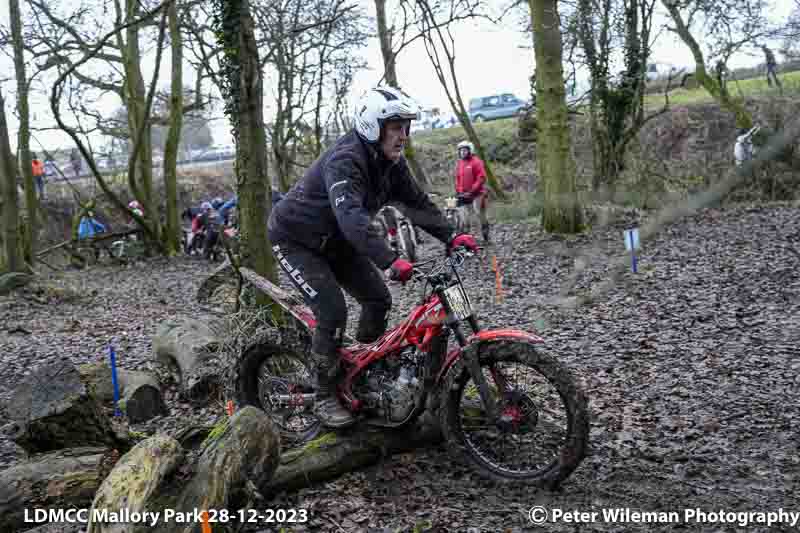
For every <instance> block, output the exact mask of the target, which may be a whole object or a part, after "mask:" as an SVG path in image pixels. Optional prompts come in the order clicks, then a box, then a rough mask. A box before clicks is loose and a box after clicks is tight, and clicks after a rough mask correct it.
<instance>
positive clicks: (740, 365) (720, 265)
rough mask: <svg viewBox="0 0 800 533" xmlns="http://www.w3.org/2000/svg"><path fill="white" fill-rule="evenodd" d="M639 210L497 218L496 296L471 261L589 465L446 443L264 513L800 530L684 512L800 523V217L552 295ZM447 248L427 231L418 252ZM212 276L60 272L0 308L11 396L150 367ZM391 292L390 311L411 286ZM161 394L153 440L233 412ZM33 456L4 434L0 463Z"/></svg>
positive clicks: (279, 498) (675, 230) (755, 215)
mask: <svg viewBox="0 0 800 533" xmlns="http://www.w3.org/2000/svg"><path fill="white" fill-rule="evenodd" d="M637 216H638V215H635V214H634V215H631V216H629V217H628V218H627V219H626V220H624V221H621V222H619V223H617V224H614V225H612V226H607V227H604V228H599V229H596V230H593V231H591V232H589V233H587V234H586V235H582V236H580V237H577V238H574V239H568V240H564V239H561V238H559V237H553V236H549V235H546V234H543V233H542V232H540V231H539V230H538V229H536V228H535V227H534V226H529V225H525V224H505V225H497V226H496V231H495V241H496V246H495V249H494V252H495V253H496V255H497V257H498V259H499V262H500V265H501V268H502V270H503V273H504V288H505V289H506V294H505V296H504V299H503V301H502V302H501V303H496V302H495V295H494V279H495V278H494V274H493V273H492V272H491V271H490V268H489V266H490V262H489V260H488V259H487V258H486V257H484V258H483V259H482V260H476V261H474V262H473V263H472V264H471V265H470V266H468V267H467V270H466V271H467V272H468V274H467V276H466V278H467V285H468V286H469V287H470V288H471V289H472V290H473V300H474V303H475V304H476V305H477V306H478V307H479V309H480V313H481V321H482V324H484V325H485V326H486V327H501V326H502V327H517V328H522V329H528V330H534V331H537V332H538V333H539V334H541V335H543V336H544V337H545V338H546V340H547V344H548V346H549V348H550V349H551V350H553V351H554V352H556V353H558V354H559V355H560V357H561V358H562V359H563V361H565V362H566V363H567V364H568V365H569V366H570V368H571V369H572V370H573V371H574V372H575V373H576V374H577V375H578V376H579V377H580V379H581V381H582V383H583V385H584V387H585V389H586V392H587V394H588V396H589V398H590V400H591V412H592V433H591V446H590V451H589V455H588V457H587V458H586V459H585V460H584V462H583V463H582V465H581V466H580V467H579V468H578V470H577V471H576V472H575V473H574V474H573V476H572V477H570V478H569V479H568V480H567V481H566V482H565V483H564V484H563V486H562V487H561V490H560V491H559V492H556V493H549V492H543V491H537V490H532V489H528V488H508V487H496V486H491V485H488V484H486V483H484V482H482V481H481V480H480V479H479V478H478V477H477V476H476V475H475V474H474V473H473V472H471V471H469V470H466V469H464V468H462V467H458V466H454V465H453V464H452V463H451V461H450V459H449V456H448V453H447V449H446V447H445V446H440V447H436V448H433V449H428V450H421V451H418V452H416V453H413V454H404V455H400V456H394V457H390V458H386V459H385V460H384V461H383V462H382V463H381V464H378V465H375V466H373V467H370V468H367V469H365V470H363V471H359V472H353V473H351V474H349V475H346V476H343V477H341V478H338V479H335V480H332V481H330V482H328V483H324V484H318V485H315V486H311V487H309V488H307V489H303V490H301V491H299V492H295V493H291V494H279V495H274V498H273V500H271V501H270V502H267V503H265V506H272V507H283V508H289V507H294V508H304V509H307V510H308V514H309V517H310V521H309V522H308V523H306V524H304V525H302V526H298V525H294V526H288V527H286V530H287V531H335V532H341V531H347V532H351V531H370V532H372V531H381V532H382V531H392V532H394V531H465V532H466V531H475V532H477V531H481V532H482V531H491V532H499V531H533V530H539V529H544V527H542V526H535V525H533V524H532V523H531V522H530V520H529V518H528V511H529V509H530V508H531V507H532V506H542V507H544V508H545V509H547V510H548V511H549V512H551V513H552V512H553V510H554V509H562V510H570V511H586V512H591V511H598V512H601V509H604V508H605V509H610V508H630V509H631V510H638V511H647V512H658V511H663V512H669V511H675V512H677V513H679V520H678V521H677V523H671V524H663V523H662V524H652V523H650V524H635V523H624V524H623V523H611V522H604V521H603V516H602V514H601V515H598V517H597V518H596V520H595V521H593V522H589V523H583V524H575V523H567V522H565V521H564V520H560V521H558V522H555V523H553V522H552V521H551V522H549V523H548V524H547V526H546V529H547V530H548V531H558V532H573V531H673V530H675V531H678V530H680V531H687V530H688V531H789V530H797V525H796V526H795V527H794V528H792V527H790V525H789V524H788V523H783V524H773V525H771V526H767V525H766V524H759V523H751V524H749V525H748V526H745V527H742V526H740V525H738V524H736V523H730V522H729V523H720V522H719V521H717V522H716V523H713V522H712V521H711V520H713V519H715V518H717V515H713V514H712V515H709V516H708V519H709V521H707V522H697V521H695V520H689V521H687V520H685V515H684V509H695V508H698V509H701V510H703V511H705V512H718V511H725V512H746V511H754V512H767V511H775V512H777V511H778V510H779V509H783V510H785V511H795V512H800V498H798V488H800V477H799V474H800V453H799V452H800V450H799V449H798V447H799V446H800V444H799V443H800V439H799V437H800V435H798V430H797V421H798V419H800V416H799V415H800V373H798V369H800V253H798V250H800V209H798V208H797V207H792V206H781V205H773V206H752V207H745V206H738V207H730V208H725V209H713V210H705V211H702V212H701V213H699V214H697V215H695V216H693V217H691V218H687V219H685V220H683V221H681V222H679V223H677V224H674V225H673V226H671V227H670V228H668V229H666V230H665V231H663V232H662V233H661V234H660V235H659V236H658V237H657V238H656V239H654V240H652V241H649V242H647V243H645V244H644V248H643V250H641V253H640V257H639V264H638V267H639V272H638V273H637V274H633V273H627V274H626V275H624V276H623V277H622V280H621V283H619V284H617V285H616V287H615V288H614V289H613V290H611V291H610V292H609V293H607V294H606V295H604V296H603V297H601V298H599V299H598V300H597V301H595V302H594V303H591V304H587V305H584V306H582V307H580V308H579V309H577V310H568V309H560V308H558V307H556V306H555V305H554V304H553V303H552V301H551V297H553V296H555V295H556V293H557V292H558V291H559V290H560V289H562V288H563V286H564V283H565V282H566V280H567V279H568V278H569V276H570V274H571V273H572V272H573V271H574V269H575V264H576V263H575V260H574V257H573V253H572V252H578V253H580V252H581V251H582V250H586V249H590V248H596V250H598V251H599V252H600V253H614V254H617V253H619V252H620V251H621V250H622V249H623V248H622V247H623V241H622V230H623V229H624V228H626V227H629V226H631V225H635V224H638V223H641V222H642V221H641V220H637ZM559 250H560V251H559ZM440 251H441V246H440V245H439V244H435V245H434V244H433V243H432V242H431V239H430V238H429V239H428V241H427V242H426V244H425V246H424V250H423V252H424V254H423V255H424V256H430V255H431V254H437V253H440ZM594 256H595V261H594V262H593V266H591V267H590V268H589V269H588V270H587V272H586V273H585V274H584V275H582V276H580V278H579V285H578V287H576V292H575V294H579V293H581V291H585V290H586V289H588V288H591V287H593V286H596V285H597V284H598V283H601V282H602V281H603V280H604V279H606V278H607V276H608V270H607V268H606V262H605V261H603V260H599V261H598V260H597V253H595V254H594ZM210 270H211V267H210V266H209V265H207V264H205V263H203V262H201V261H196V260H189V259H176V260H170V261H166V260H150V261H142V262H137V263H135V264H133V265H130V266H128V267H119V266H98V267H95V268H92V269H91V270H87V271H79V272H66V273H63V274H59V275H57V276H53V277H51V278H50V279H48V280H46V283H47V284H49V285H50V286H51V287H55V288H53V289H51V290H49V291H48V292H47V293H44V294H41V295H39V296H38V297H37V298H36V300H34V299H30V298H22V297H20V296H19V295H16V296H11V297H3V298H0V376H2V381H0V400H2V401H7V400H9V399H10V398H9V392H10V387H11V386H12V384H13V383H15V382H16V381H17V380H18V379H19V378H20V377H21V376H23V375H24V374H26V373H27V372H29V371H30V370H31V369H33V368H35V367H36V366H38V365H45V364H48V363H49V362H51V361H53V360H54V359H57V358H61V357H66V358H69V359H70V360H72V361H74V362H75V363H83V362H88V361H96V360H99V359H102V358H104V357H106V352H105V350H106V347H107V345H108V343H109V342H113V343H114V345H115V347H116V349H117V353H118V357H119V361H120V364H121V365H122V366H123V367H126V368H132V369H135V368H153V363H152V355H151V338H152V336H153V334H154V333H155V331H156V328H157V326H158V324H159V322H160V321H162V320H164V319H165V318H167V317H172V316H180V315H186V316H198V315H202V314H203V311H202V310H201V309H200V308H199V307H198V305H197V304H196V303H195V302H194V293H195V291H196V289H197V287H198V285H199V283H200V281H201V280H202V279H203V275H204V274H206V273H207V272H209V271H210ZM391 290H392V293H393V295H394V301H395V308H394V310H393V315H392V319H393V320H397V319H399V318H400V317H401V315H402V313H403V312H405V311H407V310H408V309H409V308H410V305H411V303H412V301H414V299H416V297H417V296H418V290H415V289H414V288H411V287H406V288H402V287H399V286H392V289H391ZM352 316H356V309H355V308H353V312H352V314H351V317H352ZM352 322H353V321H352V319H351V324H352ZM12 401H13V399H12ZM167 402H168V406H169V407H170V410H171V412H170V415H169V416H167V417H162V418H159V419H157V420H156V421H153V422H151V423H150V424H148V425H144V426H142V428H143V429H145V430H147V431H150V430H152V429H153V428H158V429H159V430H163V431H169V432H172V431H175V430H177V429H179V428H180V427H182V426H184V425H185V424H189V423H194V422H196V421H212V420H214V419H215V417H217V416H219V415H220V414H221V413H220V409H219V406H216V405H209V406H207V407H205V408H203V409H198V408H193V407H191V406H189V405H188V404H183V403H181V402H179V401H178V400H177V399H176V396H175V395H174V394H173V393H172V392H171V391H170V390H169V389H168V391H167ZM4 423H5V418H2V419H0V425H2V424H4ZM21 458H22V453H21V450H19V449H17V448H15V447H14V445H13V443H11V442H9V441H8V440H5V439H3V438H0V469H1V468H6V467H8V466H9V465H11V464H13V463H14V462H15V461H18V460H20V459H21ZM551 516H552V514H551ZM584 518H590V517H584ZM729 518H730V517H729ZM250 530H251V531H278V529H277V528H272V529H270V528H268V527H265V526H261V527H258V528H252V529H250Z"/></svg>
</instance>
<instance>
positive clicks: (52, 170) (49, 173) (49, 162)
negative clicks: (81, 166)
mask: <svg viewBox="0 0 800 533" xmlns="http://www.w3.org/2000/svg"><path fill="white" fill-rule="evenodd" d="M56 172H57V171H56V164H55V162H54V161H53V158H52V157H50V156H47V157H46V158H45V160H44V179H45V181H52V180H54V179H55V178H56Z"/></svg>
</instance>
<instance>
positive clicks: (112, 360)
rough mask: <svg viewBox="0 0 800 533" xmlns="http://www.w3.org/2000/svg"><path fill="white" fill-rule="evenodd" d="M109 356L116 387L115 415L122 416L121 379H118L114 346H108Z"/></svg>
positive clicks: (112, 378) (112, 381) (113, 383)
mask: <svg viewBox="0 0 800 533" xmlns="http://www.w3.org/2000/svg"><path fill="white" fill-rule="evenodd" d="M108 357H109V358H110V359H111V385H113V387H114V416H120V415H121V414H122V413H120V411H119V381H117V356H116V354H115V353H114V347H113V346H110V345H109V347H108Z"/></svg>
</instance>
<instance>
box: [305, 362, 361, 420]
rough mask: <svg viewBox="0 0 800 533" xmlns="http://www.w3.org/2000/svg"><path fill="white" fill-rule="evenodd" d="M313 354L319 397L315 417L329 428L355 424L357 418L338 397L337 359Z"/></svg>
mask: <svg viewBox="0 0 800 533" xmlns="http://www.w3.org/2000/svg"><path fill="white" fill-rule="evenodd" d="M335 357H336V356H334V357H333V358H331V357H325V356H320V355H317V354H312V358H313V359H314V360H315V361H316V362H317V364H316V367H317V368H316V380H317V397H316V401H315V403H314V415H315V416H316V417H317V418H319V420H320V422H322V425H324V426H325V427H328V428H333V429H336V428H343V427H347V426H350V425H352V424H353V423H355V421H356V418H355V417H354V416H353V414H352V413H351V412H350V411H348V410H347V409H346V408H345V407H344V406H343V405H342V404H341V403H339V399H338V398H337V397H336V364H335V362H336V361H335V359H334V358H335Z"/></svg>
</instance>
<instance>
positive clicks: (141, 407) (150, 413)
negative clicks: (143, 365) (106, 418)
mask: <svg viewBox="0 0 800 533" xmlns="http://www.w3.org/2000/svg"><path fill="white" fill-rule="evenodd" d="M78 372H79V373H80V375H81V380H82V381H83V382H84V384H86V385H87V386H88V388H89V390H90V391H91V393H92V395H94V397H95V398H97V399H98V400H99V401H101V402H111V401H113V400H114V385H113V381H112V379H111V367H110V366H109V364H108V363H107V362H100V363H90V364H86V365H81V366H79V367H78ZM117 383H118V385H119V398H120V402H119V403H120V407H121V409H122V410H123V411H124V412H125V415H126V416H127V417H128V420H130V421H131V422H133V423H137V422H143V421H145V420H150V419H151V418H153V417H154V416H158V415H162V414H166V413H167V406H166V404H165V403H164V399H163V397H162V396H161V388H160V387H159V385H158V380H157V379H156V377H155V376H153V375H152V374H150V373H148V372H140V371H134V370H125V369H121V368H120V369H117Z"/></svg>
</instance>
